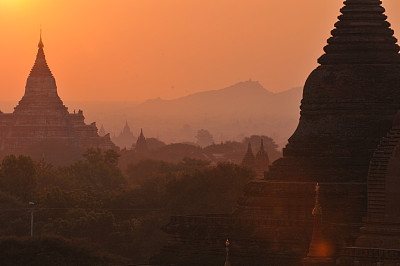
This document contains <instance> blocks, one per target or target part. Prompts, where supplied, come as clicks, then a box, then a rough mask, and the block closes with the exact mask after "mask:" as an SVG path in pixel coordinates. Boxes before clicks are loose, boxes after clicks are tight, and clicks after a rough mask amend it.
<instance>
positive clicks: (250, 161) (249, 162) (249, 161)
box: [242, 142, 256, 169]
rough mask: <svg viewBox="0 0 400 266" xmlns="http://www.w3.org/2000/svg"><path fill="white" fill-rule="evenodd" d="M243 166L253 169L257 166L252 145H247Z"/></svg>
mask: <svg viewBox="0 0 400 266" xmlns="http://www.w3.org/2000/svg"><path fill="white" fill-rule="evenodd" d="M242 165H243V166H245V167H248V168H250V169H253V168H254V167H255V166H256V157H254V153H253V149H252V148H251V143H250V142H249V144H248V145H247V152H246V154H245V155H244V157H243V160H242Z"/></svg>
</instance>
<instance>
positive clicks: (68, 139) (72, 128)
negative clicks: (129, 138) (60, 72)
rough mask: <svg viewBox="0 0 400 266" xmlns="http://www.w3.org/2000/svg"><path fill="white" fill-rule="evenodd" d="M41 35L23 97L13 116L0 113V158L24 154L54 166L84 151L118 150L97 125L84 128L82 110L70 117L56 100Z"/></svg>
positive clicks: (55, 87)
mask: <svg viewBox="0 0 400 266" xmlns="http://www.w3.org/2000/svg"><path fill="white" fill-rule="evenodd" d="M43 48H44V44H43V41H42V36H41V34H40V40H39V44H38V52H37V55H36V60H35V63H34V65H33V68H32V70H31V72H30V74H29V77H28V79H27V82H26V87H25V94H24V96H23V97H22V99H21V100H20V101H19V103H18V105H17V106H16V107H15V108H14V112H13V113H0V154H1V155H2V156H4V155H6V154H11V153H13V154H26V155H31V156H33V157H34V158H43V157H44V158H45V159H46V160H49V161H51V162H55V163H66V162H70V161H74V160H76V159H78V158H80V156H81V154H82V153H83V152H84V151H85V150H86V149H87V148H100V149H102V150H108V149H117V147H116V146H115V145H114V144H113V143H112V141H111V139H110V135H109V134H106V135H105V136H104V137H100V136H99V135H98V133H97V127H96V123H92V124H90V125H86V124H85V122H84V120H85V117H84V116H83V112H82V110H79V111H78V112H77V113H76V112H75V111H74V113H69V112H68V108H67V107H65V105H64V104H63V102H62V100H61V99H60V97H59V96H58V93H57V86H56V81H55V78H54V76H53V74H52V73H51V71H50V68H49V66H48V65H47V62H46V57H45V54H44V49H43Z"/></svg>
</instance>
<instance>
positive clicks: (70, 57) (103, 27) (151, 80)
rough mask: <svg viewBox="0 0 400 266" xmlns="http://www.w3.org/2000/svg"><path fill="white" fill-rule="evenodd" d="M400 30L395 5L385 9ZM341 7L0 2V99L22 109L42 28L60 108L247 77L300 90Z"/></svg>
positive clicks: (311, 0)
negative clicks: (66, 104) (64, 102)
mask: <svg viewBox="0 0 400 266" xmlns="http://www.w3.org/2000/svg"><path fill="white" fill-rule="evenodd" d="M383 4H384V6H385V7H386V9H387V10H388V12H387V13H386V14H387V15H388V16H389V21H390V22H391V23H392V28H393V29H394V30H395V32H396V34H395V35H396V36H397V37H398V36H400V35H399V34H397V33H398V32H399V31H400V16H399V15H398V13H399V11H398V10H400V1H398V0H383ZM341 6H342V1H341V0H323V1H321V0H302V1H299V0H279V1H270V0H251V1H248V0H235V1H232V0H190V1H187V0H168V1H167V0H116V1H107V0H96V1H95V0H85V1H81V0H57V1H54V0H0V31H1V32H2V40H3V41H2V42H0V58H2V60H1V63H0V80H1V81H2V84H1V95H2V100H11V101H17V100H19V99H20V98H21V97H22V95H23V92H24V87H25V82H26V78H27V76H28V73H29V71H30V69H31V67H32V65H33V62H34V58H35V55H36V47H37V46H36V45H37V42H38V38H39V36H38V35H39V28H40V25H42V27H43V35H44V36H43V39H44V45H45V52H46V56H47V61H48V63H49V66H50V68H51V70H52V72H53V74H54V75H55V77H56V80H57V85H58V90H59V94H60V96H61V97H62V99H63V100H67V101H70V100H83V101H91V100H93V101H142V100H145V99H148V98H156V97H162V98H165V99H171V98H176V97H181V96H184V95H188V94H191V93H195V92H199V91H205V90H210V89H219V88H224V87H226V86H229V85H231V84H234V83H236V82H239V81H243V80H247V79H249V78H252V79H253V80H258V81H260V83H261V84H262V85H263V86H264V87H265V88H267V89H268V90H269V91H273V92H279V91H284V90H287V89H290V88H293V87H298V86H302V85H303V84H304V82H305V80H306V78H307V76H308V74H309V73H310V72H311V70H312V69H313V68H315V66H316V65H317V64H316V60H317V58H318V57H319V56H320V55H321V54H322V53H323V52H322V47H323V46H324V45H325V43H326V39H327V38H328V37H329V35H330V30H331V29H332V28H333V24H334V22H335V21H336V20H337V19H336V17H337V16H338V15H339V11H338V10H339V8H340V7H341Z"/></svg>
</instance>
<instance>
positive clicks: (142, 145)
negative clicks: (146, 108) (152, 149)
mask: <svg viewBox="0 0 400 266" xmlns="http://www.w3.org/2000/svg"><path fill="white" fill-rule="evenodd" d="M134 150H135V152H136V153H138V154H142V155H146V154H147V153H148V152H149V147H148V146H147V141H146V138H145V137H144V134H143V129H140V134H139V137H138V139H137V141H136V145H135V147H134Z"/></svg>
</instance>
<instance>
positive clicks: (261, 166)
mask: <svg viewBox="0 0 400 266" xmlns="http://www.w3.org/2000/svg"><path fill="white" fill-rule="evenodd" d="M242 166H245V167H247V168H250V169H252V170H254V171H255V172H256V174H257V176H260V177H263V176H264V174H265V172H267V171H268V169H269V157H268V154H267V152H266V151H265V149H264V140H263V139H262V138H261V144H260V149H259V151H258V152H257V154H256V155H255V156H254V153H253V150H252V147H251V143H250V142H249V144H248V147H247V152H246V154H245V155H244V157H243V160H242Z"/></svg>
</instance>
